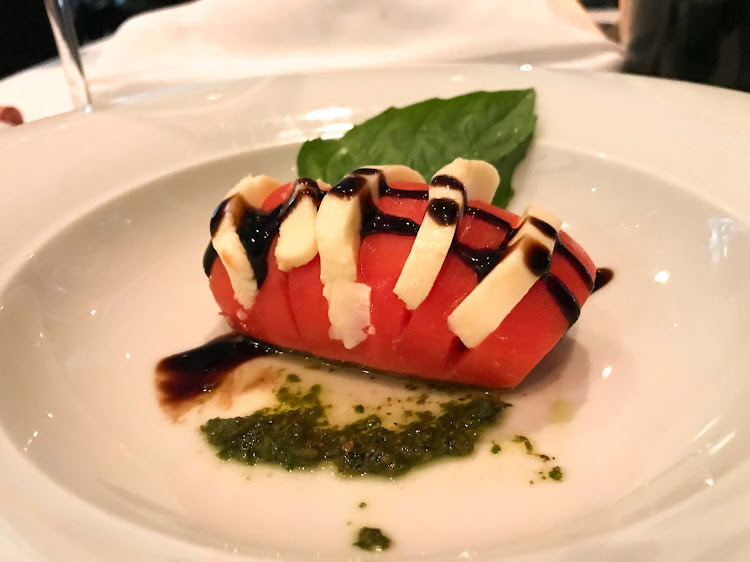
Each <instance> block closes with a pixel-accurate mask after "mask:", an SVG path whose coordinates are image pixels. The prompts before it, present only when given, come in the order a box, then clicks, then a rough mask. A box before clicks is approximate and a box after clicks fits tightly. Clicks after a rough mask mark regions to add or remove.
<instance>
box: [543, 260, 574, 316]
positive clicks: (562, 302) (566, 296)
mask: <svg viewBox="0 0 750 562" xmlns="http://www.w3.org/2000/svg"><path fill="white" fill-rule="evenodd" d="M542 280H543V281H544V284H545V285H546V286H547V290H548V291H549V292H550V294H551V295H552V298H554V299H555V302H556V303H557V306H558V307H560V311H561V312H562V313H563V315H564V316H565V319H566V320H567V321H568V326H572V325H573V324H575V323H576V320H578V317H579V316H580V315H581V305H580V304H578V299H576V298H575V295H573V293H571V292H570V289H568V288H567V287H566V286H565V284H564V283H563V282H562V281H560V279H558V278H557V277H555V276H554V275H550V274H549V273H545V274H544V275H543V276H542Z"/></svg>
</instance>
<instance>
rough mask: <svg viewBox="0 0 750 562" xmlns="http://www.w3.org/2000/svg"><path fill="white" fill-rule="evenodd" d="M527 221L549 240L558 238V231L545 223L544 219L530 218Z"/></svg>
mask: <svg viewBox="0 0 750 562" xmlns="http://www.w3.org/2000/svg"><path fill="white" fill-rule="evenodd" d="M526 220H527V221H529V223H531V225H533V226H534V227H536V229H537V230H538V231H539V232H541V233H542V234H544V235H545V236H546V237H547V238H552V239H555V238H557V230H555V228H554V227H553V226H552V225H551V224H549V223H547V222H544V221H543V220H542V219H538V218H536V217H529V218H527V219H526ZM524 222H526V221H524Z"/></svg>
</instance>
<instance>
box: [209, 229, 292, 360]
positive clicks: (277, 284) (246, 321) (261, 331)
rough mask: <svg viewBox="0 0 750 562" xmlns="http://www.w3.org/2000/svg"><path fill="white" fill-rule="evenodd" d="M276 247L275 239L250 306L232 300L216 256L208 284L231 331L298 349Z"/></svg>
mask: <svg viewBox="0 0 750 562" xmlns="http://www.w3.org/2000/svg"><path fill="white" fill-rule="evenodd" d="M275 248H276V240H274V241H273V243H272V244H271V249H270V251H269V252H268V275H267V276H266V279H265V281H264V282H263V284H262V285H261V286H260V289H259V291H258V294H257V295H256V297H255V303H254V305H253V307H252V308H251V309H249V310H248V309H246V308H245V307H243V306H242V305H241V304H240V303H238V302H237V301H236V300H235V298H234V290H233V289H232V284H231V282H230V281H229V275H228V274H227V270H226V269H225V268H224V264H223V263H222V262H221V260H220V259H216V260H215V261H214V265H213V267H212V268H211V276H210V277H209V286H210V287H211V291H212V292H213V294H214V298H215V299H216V302H217V303H218V305H219V307H220V308H221V311H222V314H223V315H224V317H225V318H226V319H227V321H228V322H229V324H230V325H231V326H232V328H233V329H234V330H236V331H240V332H242V333H245V334H248V335H250V336H252V337H254V338H257V339H260V340H263V341H266V342H268V343H272V344H274V345H278V346H282V347H291V348H295V349H301V346H302V339H301V338H300V335H299V331H298V330H297V325H296V323H295V320H294V315H293V314H292V312H291V299H290V298H289V286H288V283H289V279H288V274H286V273H283V272H281V271H279V268H278V267H277V265H276V257H275V256H274V250H275Z"/></svg>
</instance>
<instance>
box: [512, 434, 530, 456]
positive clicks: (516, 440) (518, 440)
mask: <svg viewBox="0 0 750 562" xmlns="http://www.w3.org/2000/svg"><path fill="white" fill-rule="evenodd" d="M513 443H523V445H524V447H526V452H527V453H529V454H530V455H532V454H534V445H532V444H531V441H529V438H528V437H525V436H523V435H516V436H515V437H513Z"/></svg>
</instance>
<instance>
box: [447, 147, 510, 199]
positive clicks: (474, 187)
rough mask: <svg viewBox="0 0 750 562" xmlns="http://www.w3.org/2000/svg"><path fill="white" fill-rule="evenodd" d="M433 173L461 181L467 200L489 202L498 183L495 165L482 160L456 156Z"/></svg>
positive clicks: (498, 177)
mask: <svg viewBox="0 0 750 562" xmlns="http://www.w3.org/2000/svg"><path fill="white" fill-rule="evenodd" d="M435 175H436V176H452V177H454V178H456V179H457V180H459V181H460V182H461V183H463V184H464V189H465V190H466V198H467V200H469V201H473V200H479V201H484V202H485V203H491V202H492V198H493V197H494V196H495V192H496V191H497V187H498V186H499V185H500V175H499V174H498V173H497V170H496V169H495V166H493V165H492V164H490V163H488V162H485V161H484V160H465V159H463V158H456V159H455V160H454V161H453V162H451V163H450V164H446V165H445V166H443V167H442V168H440V170H438V171H437V173H436V174H435Z"/></svg>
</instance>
